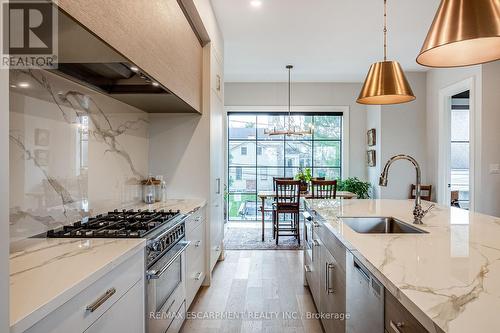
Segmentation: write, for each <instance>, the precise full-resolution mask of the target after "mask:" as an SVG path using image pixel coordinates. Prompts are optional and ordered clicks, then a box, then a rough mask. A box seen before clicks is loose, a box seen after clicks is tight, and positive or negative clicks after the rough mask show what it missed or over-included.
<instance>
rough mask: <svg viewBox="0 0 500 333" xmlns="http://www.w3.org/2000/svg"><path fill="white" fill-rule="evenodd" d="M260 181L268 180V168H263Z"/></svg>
mask: <svg viewBox="0 0 500 333" xmlns="http://www.w3.org/2000/svg"><path fill="white" fill-rule="evenodd" d="M260 180H267V168H266V167H263V168H262V171H261V174H260Z"/></svg>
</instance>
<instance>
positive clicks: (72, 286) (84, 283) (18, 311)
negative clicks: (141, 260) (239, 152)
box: [10, 199, 206, 333]
mask: <svg viewBox="0 0 500 333" xmlns="http://www.w3.org/2000/svg"><path fill="white" fill-rule="evenodd" d="M99 204H100V206H102V210H103V211H107V209H109V208H107V207H120V208H126V209H165V210H169V209H172V210H180V211H181V213H184V214H188V213H190V212H192V211H194V210H196V209H197V208H200V207H203V206H204V205H205V204H206V201H205V200H203V199H169V200H167V201H166V202H157V203H155V204H152V205H147V204H144V203H136V204H131V205H125V206H124V205H122V206H119V205H112V204H111V203H110V202H106V203H104V202H100V203H99ZM145 244H146V242H145V240H144V239H97V238H94V239H57V238H51V239H49V238H29V239H25V240H22V241H18V242H15V243H13V244H12V245H11V251H10V326H11V333H15V332H23V331H24V330H26V329H27V328H29V327H30V326H32V325H33V324H34V323H36V322H37V321H39V320H40V319H42V318H43V317H44V316H46V315H47V314H49V313H50V312H52V311H54V310H55V309H56V308H57V307H59V306H61V305H62V304H63V303H64V302H66V301H68V300H69V299H71V298H72V297H74V296H75V295H77V294H78V293H79V292H81V291H82V290H83V289H85V288H86V287H88V286H89V285H90V284H92V283H93V282H95V281H96V280H98V279H99V278H100V277H102V276H104V275H105V274H106V273H108V272H109V271H111V270H112V269H113V268H114V267H116V266H117V265H119V264H120V263H122V262H123V261H125V260H126V259H128V258H129V257H130V256H132V255H133V254H135V253H137V251H141V250H142V249H143V248H144V246H145Z"/></svg>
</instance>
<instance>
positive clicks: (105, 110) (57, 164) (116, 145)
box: [9, 70, 149, 243]
mask: <svg viewBox="0 0 500 333" xmlns="http://www.w3.org/2000/svg"><path fill="white" fill-rule="evenodd" d="M148 124H149V120H148V114H147V113H145V112H143V111H141V110H139V109H137V108H134V107H132V106H129V105H127V104H124V103H122V102H120V101H117V100H115V99H113V98H111V97H109V96H106V95H104V94H100V93H98V92H96V91H93V90H91V89H88V88H86V87H84V86H82V85H79V84H76V83H74V82H72V81H70V80H67V79H65V78H62V77H60V76H58V75H55V74H53V73H50V72H48V71H44V70H30V71H21V70H11V71H10V133H9V134H10V153H9V154H10V159H9V163H10V238H11V243H12V242H15V241H19V240H22V239H25V238H28V237H31V236H34V235H37V234H39V233H42V232H44V231H46V230H48V229H52V228H55V227H58V226H61V225H65V224H70V223H73V222H76V221H78V220H80V219H81V218H82V217H84V216H87V215H94V214H99V213H102V212H105V211H107V210H109V209H114V208H121V207H125V206H128V205H130V204H131V203H134V202H137V201H140V198H141V187H140V185H139V183H140V180H141V179H143V178H144V177H146V176H147V172H148V150H149V138H148V137H149V135H148V130H149V126H148Z"/></svg>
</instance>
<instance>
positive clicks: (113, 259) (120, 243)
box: [10, 238, 146, 333]
mask: <svg viewBox="0 0 500 333" xmlns="http://www.w3.org/2000/svg"><path fill="white" fill-rule="evenodd" d="M145 244H146V242H145V240H144V239H98V238H94V239H61V238H38V239H37V238H30V239H26V240H24V241H23V244H22V249H12V250H11V254H10V332H11V333H15V332H23V331H25V330H26V329H27V328H29V327H31V326H32V325H33V324H35V323H36V322H38V321H39V320H40V319H42V318H43V317H45V316H46V315H47V314H49V313H51V312H52V311H54V310H55V309H57V308H58V307H59V306H61V305H62V304H64V303H65V302H67V301H68V300H70V299H71V298H72V297H74V296H75V295H77V294H78V293H79V292H81V291H82V290H83V289H85V288H86V287H88V286H89V285H91V284H92V283H93V282H95V281H97V280H98V279H99V278H101V277H102V276H104V275H105V274H106V273H108V272H110V271H111V270H112V269H113V268H115V267H116V266H118V265H119V264H120V263H122V262H124V261H125V260H127V259H128V258H130V257H131V256H132V255H134V254H135V253H137V252H138V251H141V250H142V249H143V248H144V246H145Z"/></svg>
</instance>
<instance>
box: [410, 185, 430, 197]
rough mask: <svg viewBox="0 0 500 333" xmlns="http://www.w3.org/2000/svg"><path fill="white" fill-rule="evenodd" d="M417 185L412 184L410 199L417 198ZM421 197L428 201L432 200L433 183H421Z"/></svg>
mask: <svg viewBox="0 0 500 333" xmlns="http://www.w3.org/2000/svg"><path fill="white" fill-rule="evenodd" d="M416 189H417V186H416V185H415V184H411V187H410V199H415V191H416ZM420 193H421V194H420V198H421V199H422V200H426V201H432V200H431V199H432V185H420Z"/></svg>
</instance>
